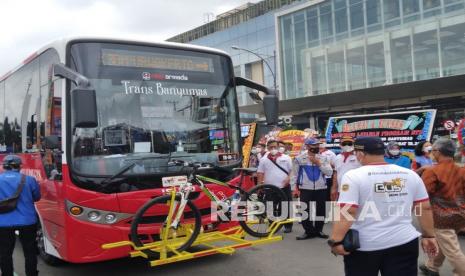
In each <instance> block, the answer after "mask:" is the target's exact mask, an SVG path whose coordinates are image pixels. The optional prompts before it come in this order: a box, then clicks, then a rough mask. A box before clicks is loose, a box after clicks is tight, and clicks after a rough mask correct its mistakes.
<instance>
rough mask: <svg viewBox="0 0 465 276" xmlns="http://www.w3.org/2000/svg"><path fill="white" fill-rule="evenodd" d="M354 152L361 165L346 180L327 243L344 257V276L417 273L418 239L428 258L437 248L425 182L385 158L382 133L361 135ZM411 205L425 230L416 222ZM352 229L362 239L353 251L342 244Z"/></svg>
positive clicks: (344, 180)
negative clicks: (377, 135) (378, 134)
mask: <svg viewBox="0 0 465 276" xmlns="http://www.w3.org/2000/svg"><path fill="white" fill-rule="evenodd" d="M355 151H356V153H355V155H356V157H357V159H358V160H359V162H360V163H361V164H362V165H363V166H362V167H360V168H357V169H353V170H350V171H348V172H347V173H346V174H344V176H343V178H342V186H341V189H340V196H339V199H338V202H337V203H338V205H339V206H341V207H343V208H341V209H336V212H337V213H336V215H335V217H339V218H340V220H336V221H335V222H334V225H333V233H332V235H331V239H330V240H328V245H329V246H330V247H331V251H332V252H333V253H334V254H336V255H343V256H344V271H345V275H346V276H365V275H366V276H368V275H379V273H380V272H381V275H385V276H393V275H402V276H417V275H418V268H417V264H418V255H419V250H418V248H419V242H420V243H421V247H422V248H423V250H424V252H425V253H427V254H428V255H429V256H435V255H436V254H437V252H438V247H437V242H436V239H435V234H434V228H433V216H432V212H431V206H430V203H429V198H428V193H427V191H426V188H425V185H424V183H423V181H422V180H421V178H420V177H419V176H418V175H417V174H416V173H414V172H412V171H411V170H409V169H405V168H402V167H399V166H396V165H392V164H386V163H385V162H384V152H385V148H384V143H383V141H381V139H380V138H379V137H358V138H357V139H356V140H355ZM347 207H349V208H347ZM413 208H415V210H417V212H415V214H416V215H417V220H418V222H419V226H420V227H419V228H420V229H421V230H422V231H421V233H420V232H418V230H417V229H416V228H415V227H414V226H413V224H412V213H413V212H412V209H413ZM368 210H369V211H368ZM344 214H346V215H344ZM369 214H370V215H369ZM349 229H353V230H357V231H358V232H359V243H360V248H358V249H357V250H354V251H352V252H350V253H349V252H346V250H345V249H344V245H343V242H342V241H343V239H344V236H345V235H346V233H347V232H348V230H349ZM420 237H421V238H420Z"/></svg>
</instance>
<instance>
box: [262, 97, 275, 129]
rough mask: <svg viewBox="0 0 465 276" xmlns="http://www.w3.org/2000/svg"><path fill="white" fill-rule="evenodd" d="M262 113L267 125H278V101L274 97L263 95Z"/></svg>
mask: <svg viewBox="0 0 465 276" xmlns="http://www.w3.org/2000/svg"><path fill="white" fill-rule="evenodd" d="M263 111H264V112H265V118H266V123H267V124H268V125H276V124H278V119H279V118H278V117H279V116H278V112H279V99H278V97H277V96H276V95H265V97H263Z"/></svg>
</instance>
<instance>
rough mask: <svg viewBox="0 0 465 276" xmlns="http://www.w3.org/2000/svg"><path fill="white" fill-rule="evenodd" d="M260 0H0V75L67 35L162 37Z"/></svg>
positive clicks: (156, 39)
mask: <svg viewBox="0 0 465 276" xmlns="http://www.w3.org/2000/svg"><path fill="white" fill-rule="evenodd" d="M258 1H259V0H248V1H247V0H1V1H0V11H1V13H0V26H1V27H0V34H1V35H0V53H1V54H0V55H1V56H0V76H2V75H3V74H4V73H6V72H8V71H9V70H11V69H13V68H14V67H16V66H17V65H19V64H20V63H21V62H22V61H23V60H24V59H26V58H27V57H28V56H29V55H30V54H32V53H34V52H35V51H37V50H39V49H40V48H42V46H44V45H46V44H47V43H49V42H51V41H53V40H55V39H58V38H62V37H67V36H85V35H92V36H117V37H125V38H137V39H144V40H150V41H163V40H166V39H168V38H170V37H172V36H175V35H177V34H180V33H183V32H185V31H188V30H191V29H193V28H195V27H198V26H200V25H202V24H204V23H206V22H208V19H210V21H211V20H212V18H213V15H215V16H216V15H218V14H220V13H223V12H226V11H229V10H231V9H233V8H235V7H238V6H240V5H242V4H245V3H247V2H251V3H257V2H258Z"/></svg>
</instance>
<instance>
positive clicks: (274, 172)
mask: <svg viewBox="0 0 465 276" xmlns="http://www.w3.org/2000/svg"><path fill="white" fill-rule="evenodd" d="M276 163H277V164H278V165H279V166H281V167H282V168H283V169H284V170H286V171H287V172H289V173H290V172H291V169H292V160H291V157H289V156H288V155H285V154H281V156H279V157H278V158H276ZM257 172H258V173H263V174H264V179H263V180H264V182H265V184H271V185H274V186H276V187H278V188H283V184H284V180H286V178H287V177H288V174H286V173H284V172H283V171H282V170H281V169H280V168H278V167H277V166H276V165H275V164H273V162H271V160H270V159H269V158H268V155H265V156H263V157H262V159H260V164H259V165H258V168H257Z"/></svg>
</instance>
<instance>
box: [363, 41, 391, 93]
mask: <svg viewBox="0 0 465 276" xmlns="http://www.w3.org/2000/svg"><path fill="white" fill-rule="evenodd" d="M366 47H367V55H366V58H367V69H366V70H367V75H368V86H369V87H375V86H381V85H383V84H384V83H385V82H386V67H385V61H384V59H385V55H384V44H383V37H382V36H381V37H377V38H372V39H368V40H367V46H366Z"/></svg>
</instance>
